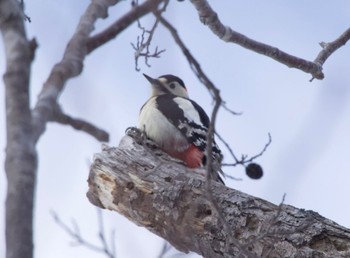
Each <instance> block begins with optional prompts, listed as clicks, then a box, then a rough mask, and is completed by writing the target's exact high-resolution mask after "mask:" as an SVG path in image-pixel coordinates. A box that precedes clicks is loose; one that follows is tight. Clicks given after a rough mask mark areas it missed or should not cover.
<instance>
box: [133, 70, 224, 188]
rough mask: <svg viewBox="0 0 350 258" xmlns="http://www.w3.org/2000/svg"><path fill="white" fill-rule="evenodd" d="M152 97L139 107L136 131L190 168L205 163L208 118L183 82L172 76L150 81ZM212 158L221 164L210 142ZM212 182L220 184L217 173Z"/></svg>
mask: <svg viewBox="0 0 350 258" xmlns="http://www.w3.org/2000/svg"><path fill="white" fill-rule="evenodd" d="M144 76H145V77H146V79H147V80H148V81H149V82H150V83H151V86H152V96H151V97H150V99H149V100H148V101H147V102H146V103H145V104H144V105H143V106H142V108H141V111H140V116H139V128H140V129H141V130H142V131H144V132H145V134H146V135H147V137H149V138H150V139H152V140H153V141H154V142H156V143H157V144H158V146H159V147H160V148H161V149H162V150H163V151H165V152H166V153H168V154H169V155H170V156H173V157H175V158H178V159H180V160H182V161H184V162H185V164H186V165H187V166H188V167H190V168H197V167H200V166H203V165H205V163H206V147H207V133H208V127H209V123H210V121H209V117H208V116H207V114H206V113H205V111H204V110H203V108H202V107H201V106H199V105H198V104H197V103H196V102H194V101H193V100H191V99H189V96H188V93H187V89H186V87H185V84H184V82H183V81H182V80H181V79H180V78H178V77H176V76H174V75H163V76H160V77H159V78H158V79H153V78H151V77H149V76H148V75H146V74H144ZM212 157H213V161H214V163H216V164H217V165H220V163H221V161H222V158H223V156H222V154H221V151H220V149H219V147H218V146H217V145H216V143H215V141H214V140H213V146H212ZM215 179H217V180H219V181H221V182H222V180H221V178H220V177H219V175H218V174H217V173H216V175H215Z"/></svg>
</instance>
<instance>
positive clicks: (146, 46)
mask: <svg viewBox="0 0 350 258" xmlns="http://www.w3.org/2000/svg"><path fill="white" fill-rule="evenodd" d="M168 4H169V0H164V5H163V7H162V8H160V9H159V10H157V11H153V12H154V13H158V14H159V15H161V14H162V13H163V12H165V10H166V7H167V6H168ZM158 23H159V18H158V17H157V16H156V20H155V22H154V24H153V26H152V28H151V29H150V30H147V29H146V28H145V27H143V26H142V25H141V22H140V20H139V19H138V20H137V26H138V28H139V29H140V30H141V31H142V33H141V35H140V36H138V37H137V42H136V44H134V43H131V46H132V47H133V49H134V50H135V54H134V57H135V69H136V71H140V68H139V65H138V61H139V58H140V57H143V58H144V59H145V64H146V65H147V66H148V67H150V64H149V58H160V54H161V53H163V52H165V49H161V50H158V46H156V47H155V50H154V51H153V52H151V50H150V47H151V42H152V39H153V35H154V33H155V31H156V28H157V26H158Z"/></svg>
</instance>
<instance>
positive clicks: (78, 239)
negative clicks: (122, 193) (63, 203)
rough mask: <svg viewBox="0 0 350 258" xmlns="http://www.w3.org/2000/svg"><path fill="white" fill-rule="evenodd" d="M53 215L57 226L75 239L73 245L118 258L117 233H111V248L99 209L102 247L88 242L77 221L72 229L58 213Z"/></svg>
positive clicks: (52, 213) (99, 234)
mask: <svg viewBox="0 0 350 258" xmlns="http://www.w3.org/2000/svg"><path fill="white" fill-rule="evenodd" d="M51 215H52V217H53V219H54V220H55V222H56V224H57V225H58V226H60V227H61V228H62V229H63V230H64V231H65V232H66V233H67V234H68V235H69V236H70V237H72V238H73V240H74V241H75V242H74V243H73V245H82V246H85V247H86V248H88V249H90V250H92V251H94V252H98V253H103V254H105V255H106V256H107V257H109V258H116V257H117V256H116V251H115V244H114V242H115V241H114V240H115V232H114V231H112V233H111V244H110V245H111V247H109V245H108V243H107V240H106V237H105V232H104V225H103V217H102V212H101V210H100V209H98V208H97V215H98V225H99V232H98V237H99V239H100V242H101V246H98V245H96V244H93V243H91V242H89V241H87V240H86V239H85V238H84V237H83V236H82V235H81V233H80V229H79V226H78V224H77V223H76V221H75V220H73V221H72V228H70V227H69V226H68V225H67V224H65V223H64V222H63V221H62V220H61V219H60V218H59V216H58V215H57V213H56V212H54V211H52V212H51Z"/></svg>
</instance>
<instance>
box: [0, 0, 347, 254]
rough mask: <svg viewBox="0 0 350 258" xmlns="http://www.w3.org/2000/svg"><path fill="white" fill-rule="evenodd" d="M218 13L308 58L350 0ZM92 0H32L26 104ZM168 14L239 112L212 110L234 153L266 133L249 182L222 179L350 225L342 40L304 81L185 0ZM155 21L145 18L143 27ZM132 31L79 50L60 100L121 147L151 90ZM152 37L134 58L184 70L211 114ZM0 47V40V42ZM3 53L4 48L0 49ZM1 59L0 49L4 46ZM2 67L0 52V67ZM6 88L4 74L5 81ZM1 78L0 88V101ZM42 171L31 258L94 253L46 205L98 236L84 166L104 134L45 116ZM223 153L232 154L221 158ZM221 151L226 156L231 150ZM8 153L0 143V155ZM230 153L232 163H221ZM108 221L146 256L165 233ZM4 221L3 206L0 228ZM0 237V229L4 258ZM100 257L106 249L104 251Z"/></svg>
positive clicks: (165, 38) (132, 249)
mask: <svg viewBox="0 0 350 258" xmlns="http://www.w3.org/2000/svg"><path fill="white" fill-rule="evenodd" d="M211 2H213V3H211V4H212V7H213V8H214V9H215V10H216V11H217V12H218V14H219V16H220V18H221V20H222V21H223V22H224V23H225V24H227V25H229V26H231V28H233V29H235V30H237V31H239V32H241V33H245V34H246V35H247V36H249V37H251V38H253V39H256V40H259V41H262V42H265V43H268V44H272V45H274V46H276V47H278V48H280V49H282V50H284V51H287V52H289V53H291V54H295V55H297V56H300V57H303V58H306V59H309V60H313V59H314V58H315V57H316V55H317V53H318V52H319V51H320V47H319V45H318V43H319V42H321V41H331V40H334V39H335V38H336V37H337V36H339V35H340V34H341V33H342V32H343V31H345V29H346V28H347V27H349V26H350V22H349V15H350V2H349V1H347V0H342V1H341V0H338V1H324V2H322V3H320V2H318V1H310V0H309V1H305V0H297V1H296V0H295V1H276V0H273V1H261V0H250V1H237V0H231V1H211ZM88 3H89V1H87V0H85V1H71V0H61V1H59V3H58V2H52V1H43V0H32V1H30V2H29V1H28V3H27V13H28V15H29V16H30V17H31V19H32V23H27V24H26V27H27V30H28V35H29V36H30V37H32V36H35V37H36V39H37V41H38V43H39V48H38V49H37V52H36V58H35V62H34V64H33V67H32V72H33V75H32V79H31V82H32V84H31V89H32V90H31V94H32V103H34V102H35V101H36V97H37V94H38V93H39V91H40V89H41V87H42V84H43V82H44V81H45V80H46V78H47V77H48V73H49V71H50V69H51V68H52V66H53V65H54V64H55V63H56V62H57V61H59V60H60V58H61V57H62V54H63V51H64V48H65V46H66V43H67V40H68V39H69V37H70V36H71V34H72V33H73V31H74V29H75V25H76V23H77V21H78V20H79V17H80V15H81V13H82V12H83V10H84V9H85V8H86V6H87V4H88ZM129 7H130V3H129V2H127V1H125V2H122V3H121V4H119V5H117V6H115V7H114V8H113V9H112V10H111V11H110V15H111V16H110V18H109V20H106V21H100V22H98V24H97V28H98V29H101V28H103V27H105V26H107V25H108V24H110V23H111V22H112V21H114V20H115V19H116V18H117V17H119V16H120V14H122V13H123V12H124V11H125V10H127V9H129ZM166 17H167V18H168V19H169V20H170V21H172V22H173V23H174V25H175V26H176V27H177V28H178V32H179V34H180V36H181V37H182V39H183V40H184V42H185V43H186V44H187V46H188V47H189V48H190V50H191V52H192V53H193V54H194V55H195V56H196V57H197V59H198V60H199V61H200V62H201V65H202V68H203V69H204V71H205V72H206V73H207V75H208V76H209V78H210V79H212V81H213V82H214V83H215V84H216V85H217V86H218V87H220V89H221V93H222V96H223V98H224V100H225V101H226V102H227V104H228V106H229V107H230V108H232V109H234V110H235V111H242V112H243V115H241V116H232V115H230V114H228V113H227V112H225V111H224V110H220V113H219V117H218V123H217V125H216V127H217V130H218V132H220V134H221V135H222V136H224V137H225V139H226V140H227V141H228V142H229V143H231V146H232V148H233V149H234V150H235V152H236V154H237V155H241V154H250V155H255V154H256V153H258V152H259V151H260V150H261V149H262V147H263V146H264V144H265V143H266V141H267V133H268V132H270V133H271V135H272V145H271V146H270V147H269V149H268V151H267V152H266V153H265V154H264V156H263V157H261V158H260V159H258V160H257V162H258V163H260V164H261V165H262V166H263V168H264V172H265V174H264V177H263V178H262V179H261V180H258V181H252V180H250V179H248V178H247V177H246V176H245V175H244V170H243V169H242V168H234V169H227V170H226V172H227V173H230V174H231V175H233V176H235V177H241V178H243V179H244V180H243V181H229V180H228V181H227V184H228V185H229V186H230V187H233V188H236V189H239V190H241V191H243V192H246V193H248V194H251V195H255V196H258V197H260V198H263V199H266V200H269V201H271V202H274V203H276V204H278V203H279V202H280V201H281V199H282V195H283V194H284V193H286V194H287V196H286V203H287V204H291V205H293V206H296V207H300V208H304V209H312V210H314V211H316V212H319V213H320V214H321V215H323V216H325V217H328V218H330V219H332V220H334V221H336V222H338V223H340V224H342V225H343V226H347V227H350V219H349V218H350V207H349V205H348V196H350V187H349V182H350V163H349V162H348V160H347V159H348V157H349V153H350V137H349V132H350V119H349V117H350V105H349V103H350V101H349V100H350V95H349V87H350V78H349V76H348V75H349V70H350V62H349V56H350V47H349V46H345V47H344V48H342V49H341V50H339V51H338V52H336V53H335V54H334V55H333V56H332V57H331V58H330V59H329V60H328V61H327V62H326V64H325V66H324V72H325V76H326V78H325V79H324V80H323V81H317V80H315V81H313V82H312V83H310V82H309V79H310V75H308V74H305V73H303V72H301V71H298V70H296V69H289V68H288V67H286V66H284V65H282V64H280V63H277V62H275V61H274V60H271V59H269V58H267V57H265V56H262V55H258V54H256V53H253V52H251V51H248V50H246V49H243V48H241V47H239V46H237V45H233V44H228V43H224V42H222V41H220V40H219V39H218V38H217V37H216V36H214V35H213V34H212V33H211V32H210V31H209V30H208V28H207V27H205V26H203V25H202V24H201V23H200V22H199V20H198V15H197V13H196V11H195V9H194V7H193V6H192V5H191V4H190V3H188V1H184V2H181V3H180V2H177V1H171V4H170V6H169V8H168V12H167V14H166ZM152 19H153V18H146V19H143V20H142V23H143V24H144V25H145V26H147V25H151V22H152ZM138 33H139V31H138V29H137V26H136V24H134V25H133V26H132V27H131V28H129V29H128V30H127V31H125V32H123V33H122V34H121V35H120V36H118V38H117V39H116V40H114V41H111V42H109V43H108V44H107V45H106V46H103V47H102V48H100V49H98V50H97V51H95V52H94V53H92V54H91V55H90V56H88V57H87V59H86V62H85V66H84V71H83V74H82V75H80V76H79V77H77V78H74V79H73V80H70V81H69V82H68V84H67V85H66V89H65V91H64V92H63V94H62V96H61V98H60V100H59V101H60V103H61V105H62V107H63V109H64V111H65V112H67V113H69V114H71V115H72V116H75V117H80V118H84V119H86V120H88V121H93V122H94V123H95V124H96V125H98V126H100V127H102V128H104V129H106V130H107V131H108V132H109V133H110V135H111V142H110V145H117V144H118V142H119V140H120V139H121V137H122V136H123V134H124V131H125V129H126V128H127V127H129V126H133V125H136V124H137V117H138V112H139V109H140V107H141V105H142V104H143V103H144V102H145V101H146V99H147V98H148V96H149V94H150V87H149V86H148V82H147V81H146V80H145V79H144V78H143V76H142V74H141V73H139V72H136V71H135V69H134V60H133V49H132V48H131V46H130V42H135V40H136V36H137V35H138ZM153 44H154V46H155V45H158V46H159V47H160V48H166V52H165V53H164V54H163V56H162V58H161V59H156V60H151V61H150V63H151V65H152V67H151V68H148V67H146V66H145V65H144V64H143V63H142V62H140V67H141V72H144V73H147V74H149V75H150V76H153V77H157V76H159V75H162V74H168V73H170V74H174V75H177V76H179V77H181V78H182V79H183V80H184V81H185V83H186V85H187V87H188V89H189V93H190V96H191V97H192V98H193V99H194V100H196V101H197V102H198V103H199V104H200V105H202V106H203V107H204V108H205V110H206V111H207V112H208V113H210V112H211V109H212V105H211V103H212V102H211V99H210V97H209V94H208V92H207V91H206V89H205V88H204V87H203V86H202V85H201V84H200V83H199V82H198V80H197V79H196V77H195V76H194V75H193V74H192V73H191V70H190V68H189V66H188V64H187V62H186V60H185V58H184V57H183V56H182V54H181V52H180V51H179V49H178V47H177V46H175V45H174V44H173V42H172V40H171V37H170V35H169V33H168V32H167V31H166V30H164V29H163V28H161V26H160V27H159V30H158V31H157V33H156V34H155V37H154V43H153ZM0 48H1V49H3V47H2V42H1V43H0ZM1 51H2V52H1V53H3V50H1ZM1 56H3V55H1ZM4 69H5V65H4V59H3V58H1V59H0V72H1V74H3V72H4ZM1 84H2V85H3V83H2V82H1ZM3 91H4V87H3V86H2V87H0V97H1V98H2V99H4V92H3ZM4 114H5V111H4V104H3V105H1V106H0V118H1V121H2V122H1V123H0V131H1V134H0V136H1V137H0V146H2V149H4V148H5V118H4ZM38 150H39V171H38V172H39V174H38V188H37V200H36V211H35V215H36V217H35V257H36V258H56V257H98V256H96V254H95V253H92V252H91V251H89V250H86V249H85V248H83V247H71V246H70V245H69V243H70V242H71V239H70V238H69V237H68V236H67V235H66V234H65V233H64V232H63V231H62V230H61V229H60V228H59V227H58V226H57V225H56V224H55V223H54V221H53V219H52V217H51V216H50V210H55V211H56V212H57V213H58V214H59V215H60V216H61V218H62V219H63V220H65V221H67V222H70V220H71V219H72V218H74V219H75V220H77V221H78V223H79V225H80V227H81V231H82V233H83V234H84V235H86V237H87V238H88V239H90V240H92V241H93V240H94V239H95V240H97V235H96V230H97V220H96V211H95V208H94V207H93V206H92V205H91V204H90V203H89V202H88V200H87V199H86V197H85V193H86V191H87V182H86V179H87V175H88V170H89V169H88V164H89V160H91V157H92V155H93V153H96V152H99V151H100V143H98V142H97V141H96V140H95V139H93V138H92V137H90V136H88V135H86V134H84V133H81V132H77V131H74V130H72V129H71V128H69V127H66V126H61V125H58V124H49V126H48V128H47V132H46V133H45V135H44V136H43V137H42V138H41V139H40V141H39V144H38ZM226 156H227V157H228V156H229V155H226ZM228 158H229V157H228ZM3 160H4V151H2V152H0V162H1V163H3ZM227 161H229V160H227ZM5 187H6V184H5V175H4V173H0V201H1V202H2V203H4V199H5ZM104 214H105V217H106V224H107V225H108V227H109V228H114V229H115V230H116V231H117V236H116V238H117V239H116V247H117V254H118V257H122V258H138V257H145V258H148V257H149V258H153V257H155V256H156V255H157V254H158V252H159V250H160V245H161V243H162V241H161V240H160V239H159V238H157V237H154V235H152V234H151V233H149V232H148V231H147V230H145V229H143V228H139V227H137V226H135V225H134V224H132V223H131V222H129V221H127V220H126V219H125V218H123V217H122V216H121V215H119V214H117V213H112V212H109V211H105V212H104ZM3 227H4V218H3V213H1V214H0V230H1V232H3V230H2V229H3ZM3 253H4V238H3V234H2V235H0V256H1V254H3ZM101 257H102V256H101Z"/></svg>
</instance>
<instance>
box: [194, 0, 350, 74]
mask: <svg viewBox="0 0 350 258" xmlns="http://www.w3.org/2000/svg"><path fill="white" fill-rule="evenodd" d="M191 3H192V4H193V5H194V6H195V8H196V9H197V11H198V15H199V18H200V20H201V21H202V23H203V24H205V25H206V26H208V27H209V28H210V30H211V31H212V32H213V33H214V34H215V35H216V36H218V37H219V38H220V39H222V40H223V41H225V42H231V43H235V44H238V45H240V46H242V47H244V48H247V49H250V50H252V51H254V52H256V53H259V54H262V55H265V56H268V57H271V58H272V59H275V60H276V61H278V62H280V63H282V64H285V65H287V66H288V67H290V68H297V69H299V70H302V71H304V72H306V73H310V74H311V75H312V79H314V78H316V79H323V78H324V74H323V72H322V65H323V64H324V62H325V61H326V59H327V58H328V57H329V56H330V55H331V54H332V53H333V52H334V51H335V50H337V49H338V48H340V47H341V46H343V45H345V43H346V42H347V41H349V39H350V28H349V29H347V30H346V31H345V32H344V33H343V34H342V35H341V36H340V37H339V38H338V39H336V40H335V41H333V42H331V43H326V44H322V43H321V46H322V47H324V49H323V50H322V51H321V52H320V53H319V55H318V57H317V58H316V59H315V61H308V60H305V59H303V58H299V57H296V56H293V55H290V54H288V53H286V52H284V51H282V50H280V49H278V48H276V47H273V46H270V45H267V44H264V43H262V42H258V41H256V40H253V39H251V38H248V37H247V36H245V35H243V34H241V33H239V32H236V31H234V30H233V29H232V28H230V27H229V26H225V25H224V24H223V23H222V22H221V21H220V19H219V16H218V14H217V13H216V12H215V11H214V10H213V9H212V8H211V6H210V5H209V3H208V1H206V0H191ZM312 79H311V80H312Z"/></svg>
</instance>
